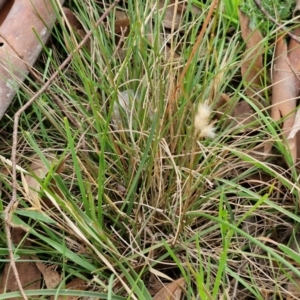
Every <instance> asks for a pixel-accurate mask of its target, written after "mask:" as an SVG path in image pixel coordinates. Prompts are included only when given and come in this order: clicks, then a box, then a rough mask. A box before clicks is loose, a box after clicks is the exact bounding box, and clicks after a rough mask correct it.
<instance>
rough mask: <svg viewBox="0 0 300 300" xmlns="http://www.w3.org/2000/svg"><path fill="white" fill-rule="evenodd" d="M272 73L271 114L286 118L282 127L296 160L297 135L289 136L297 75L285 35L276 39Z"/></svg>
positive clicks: (274, 116)
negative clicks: (292, 65)
mask: <svg viewBox="0 0 300 300" xmlns="http://www.w3.org/2000/svg"><path fill="white" fill-rule="evenodd" d="M272 75H273V76H272V84H273V85H272V110H271V116H272V118H273V120H274V121H279V120H280V119H281V118H284V121H283V126H282V129H283V133H284V136H285V138H286V140H287V146H288V147H289V149H290V151H291V154H292V158H293V161H294V162H295V161H296V156H297V145H296V137H294V138H289V139H288V136H289V133H290V131H291V129H292V127H293V124H294V122H295V108H296V97H297V88H296V86H295V85H296V76H295V73H294V72H293V70H292V68H291V63H290V60H289V57H288V49H287V45H286V43H285V41H284V37H283V36H282V37H279V38H278V39H277V41H276V46H275V59H274V62H273V74H272Z"/></svg>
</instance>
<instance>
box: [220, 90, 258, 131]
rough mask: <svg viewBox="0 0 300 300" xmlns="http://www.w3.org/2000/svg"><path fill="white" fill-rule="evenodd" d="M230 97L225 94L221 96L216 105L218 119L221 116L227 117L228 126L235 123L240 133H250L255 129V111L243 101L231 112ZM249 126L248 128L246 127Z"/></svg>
mask: <svg viewBox="0 0 300 300" xmlns="http://www.w3.org/2000/svg"><path fill="white" fill-rule="evenodd" d="M229 102H230V97H229V96H228V95H226V94H224V93H222V94H221V95H220V96H219V99H218V102H217V104H216V107H215V110H216V112H217V117H218V118H220V117H221V115H224V114H225V115H226V116H227V121H226V124H228V126H229V125H230V124H231V123H233V124H234V125H236V126H239V127H240V129H239V132H240V133H243V132H249V131H252V130H253V129H254V126H253V122H254V121H255V117H254V114H255V112H254V110H253V109H252V108H251V106H250V105H249V104H248V102H246V101H245V100H241V101H239V102H238V103H237V105H235V106H234V108H233V109H231V110H230V107H228V106H229ZM245 125H248V126H245Z"/></svg>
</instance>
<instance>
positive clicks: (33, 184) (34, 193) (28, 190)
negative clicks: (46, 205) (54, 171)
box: [21, 158, 48, 211]
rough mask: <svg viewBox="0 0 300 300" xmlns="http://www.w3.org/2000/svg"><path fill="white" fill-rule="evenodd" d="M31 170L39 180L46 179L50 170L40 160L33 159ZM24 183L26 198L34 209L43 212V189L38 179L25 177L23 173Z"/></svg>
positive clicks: (27, 175)
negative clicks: (41, 196)
mask: <svg viewBox="0 0 300 300" xmlns="http://www.w3.org/2000/svg"><path fill="white" fill-rule="evenodd" d="M30 169H31V170H32V173H34V174H35V176H36V177H38V178H39V179H44V178H45V176H46V175H47V173H48V168H47V167H46V166H45V165H44V163H43V162H42V161H41V160H40V159H37V158H36V159H33V160H32V163H31V166H30ZM21 178H22V183H23V187H24V190H25V197H26V199H27V200H28V201H29V202H30V204H31V205H32V207H33V209H36V210H39V211H40V210H41V203H40V197H39V190H40V188H41V186H40V184H39V182H38V181H37V179H36V178H35V177H33V176H31V175H30V174H26V175H25V176H24V175H23V173H21Z"/></svg>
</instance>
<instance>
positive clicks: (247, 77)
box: [239, 10, 264, 97]
mask: <svg viewBox="0 0 300 300" xmlns="http://www.w3.org/2000/svg"><path fill="white" fill-rule="evenodd" d="M239 19H240V24H241V31H242V37H243V40H244V42H245V43H246V51H245V54H244V56H243V59H242V65H241V71H242V76H243V81H244V84H245V88H246V93H247V95H248V96H249V97H254V96H255V95H256V94H257V93H258V92H259V91H260V90H261V76H262V71H263V69H264V67H263V60H262V54H263V52H264V47H263V44H262V40H263V37H262V35H261V33H260V31H259V30H258V29H257V28H255V29H254V30H252V29H251V28H250V19H249V18H248V16H247V15H245V14H244V13H243V12H241V11H240V10H239Z"/></svg>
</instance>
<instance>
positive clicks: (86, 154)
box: [0, 0, 300, 300]
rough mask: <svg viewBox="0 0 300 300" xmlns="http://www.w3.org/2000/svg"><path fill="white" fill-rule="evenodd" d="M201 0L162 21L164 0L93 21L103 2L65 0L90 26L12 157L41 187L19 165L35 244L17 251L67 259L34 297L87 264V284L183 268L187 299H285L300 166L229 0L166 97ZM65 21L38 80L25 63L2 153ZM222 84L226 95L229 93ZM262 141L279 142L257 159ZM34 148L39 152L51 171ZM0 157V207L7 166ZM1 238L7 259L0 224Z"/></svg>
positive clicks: (30, 117) (64, 41)
mask: <svg viewBox="0 0 300 300" xmlns="http://www.w3.org/2000/svg"><path fill="white" fill-rule="evenodd" d="M189 2H191V1H189ZM195 2H197V1H195ZM206 2H207V3H206V4H201V7H200V10H198V13H193V12H192V11H191V10H192V7H191V5H188V7H187V10H186V11H185V12H183V15H182V23H181V25H180V27H179V28H178V29H176V30H168V31H167V30H166V28H165V27H164V25H163V12H164V9H166V7H164V8H163V9H162V10H161V11H160V12H159V13H158V12H157V9H156V8H155V3H156V1H149V0H148V1H126V2H125V1H124V2H123V3H121V5H120V6H119V9H120V10H122V11H123V12H124V13H125V14H126V15H127V17H128V18H129V20H130V31H129V32H128V33H127V34H128V35H122V34H120V35H117V34H116V33H115V14H116V12H115V11H114V12H113V13H112V14H110V16H109V17H108V19H107V20H106V21H107V22H105V25H104V24H102V25H101V26H99V27H98V28H93V24H94V23H95V22H96V21H97V20H98V19H99V18H100V16H101V14H102V12H103V11H104V6H105V7H107V6H108V3H105V1H103V3H102V2H101V1H93V0H86V1H77V0H73V1H68V3H66V4H67V5H68V6H69V7H70V9H72V10H73V11H74V12H75V14H76V16H77V17H78V19H79V20H80V22H81V24H82V26H83V28H84V29H85V30H86V31H88V30H90V29H93V35H92V37H91V39H90V40H89V43H88V45H86V46H85V47H84V48H82V49H81V50H79V51H78V52H77V53H75V54H74V57H73V59H72V61H71V62H70V64H69V65H68V66H67V67H66V68H65V70H63V71H62V72H61V74H60V75H59V77H58V78H57V79H56V80H55V82H54V83H53V84H52V85H51V87H50V88H49V89H48V91H47V92H45V93H44V94H43V95H42V96H41V97H40V98H39V99H38V100H37V101H35V103H34V104H33V105H32V106H31V107H30V108H29V109H28V110H26V112H25V113H24V114H22V116H21V120H20V126H19V137H18V147H17V164H18V166H20V167H22V168H23V169H25V170H26V171H28V172H30V173H31V174H32V177H33V178H35V180H36V182H38V185H37V186H38V187H39V192H38V194H37V195H36V196H37V197H36V199H35V201H33V198H32V197H30V196H28V195H29V194H28V182H27V184H26V180H25V181H24V176H23V175H24V174H23V175H22V176H21V173H22V172H18V201H19V202H18V207H17V208H16V209H15V211H14V213H13V222H14V223H16V224H18V225H22V227H23V228H26V230H27V232H26V234H25V237H24V239H28V240H29V241H30V246H22V245H21V243H20V246H19V247H18V246H17V245H15V255H21V254H22V255H33V254H34V255H35V256H36V257H38V259H39V260H41V261H42V262H44V263H51V264H54V265H55V266H56V268H57V270H59V272H60V273H61V274H63V276H62V281H61V283H60V285H59V286H58V289H59V290H61V292H59V291H57V290H56V291H55V290H46V289H45V288H41V290H39V291H37V292H36V294H34V293H33V294H32V297H33V296H43V295H44V296H45V297H46V296H47V295H55V293H61V295H64V293H66V290H65V288H66V285H67V284H68V282H70V281H71V280H73V279H74V278H76V277H79V278H81V279H82V280H83V281H84V282H85V283H86V291H85V292H84V294H80V292H74V294H76V293H77V294H76V295H78V296H80V295H81V296H82V295H84V296H86V297H87V296H90V297H98V298H99V299H139V300H141V299H152V296H153V295H154V294H155V293H157V292H158V289H159V288H157V286H158V287H162V284H165V283H167V282H170V281H171V280H176V279H178V278H181V277H183V278H184V280H185V282H186V286H185V289H184V291H183V296H182V297H183V299H201V300H204V299H239V300H241V299H261V300H262V299H275V297H278V298H277V299H288V298H286V297H287V295H288V294H289V293H291V291H292V289H291V287H292V286H293V283H295V281H296V280H298V279H297V278H298V276H299V275H300V271H299V268H298V267H299V266H298V262H299V254H298V247H297V245H298V241H299V238H298V234H297V232H298V223H299V220H300V218H299V216H298V201H299V187H298V178H297V172H296V169H295V167H294V166H292V165H291V164H289V162H290V161H291V160H290V159H289V157H290V154H289V153H288V151H287V150H286V148H285V146H284V144H283V143H282V142H281V139H280V137H281V136H280V131H279V130H278V128H279V127H278V124H274V123H273V122H272V121H271V119H270V117H269V115H268V112H267V109H261V108H260V107H258V106H256V104H255V102H252V100H251V99H249V98H247V96H246V95H245V87H244V86H243V82H242V79H241V73H240V66H241V58H242V54H243V51H244V44H243V42H242V39H241V36H240V34H239V31H238V29H237V30H235V31H234V32H233V31H232V28H231V27H230V26H231V25H230V23H229V22H228V19H227V18H226V16H223V14H222V7H221V5H220V7H218V8H217V9H216V11H215V12H214V14H213V17H212V18H211V20H210V22H209V24H208V27H207V30H205V33H204V35H203V38H202V41H201V43H200V46H199V49H198V50H197V52H196V55H195V56H194V58H193V60H192V62H191V64H190V66H189V68H188V70H187V72H186V75H185V77H184V80H183V82H182V86H181V90H180V91H179V93H177V96H176V97H175V98H174V97H173V96H174V91H175V88H176V85H177V80H178V78H179V77H180V74H181V72H182V70H183V68H184V67H185V64H186V62H187V60H188V58H189V56H190V54H191V51H192V48H193V45H194V44H195V42H196V39H197V37H198V34H199V32H200V30H201V26H202V24H203V22H204V20H205V18H206V15H207V12H208V9H209V4H210V1H206ZM58 11H59V8H58ZM66 24H67V23H66V22H65V20H64V16H61V17H60V18H59V22H58V24H57V25H56V27H55V28H54V31H53V35H52V37H51V39H50V40H49V41H48V43H47V45H45V51H44V53H43V54H42V55H41V57H40V59H39V61H38V63H37V65H36V66H35V74H36V76H37V77H38V78H39V80H37V79H36V77H35V76H33V74H31V75H30V76H29V77H28V79H27V81H26V86H25V87H24V88H22V89H21V90H20V91H19V92H18V95H17V97H16V100H15V102H14V105H12V106H11V107H10V109H9V111H8V112H7V116H6V117H5V118H4V119H2V120H1V143H0V154H1V155H2V156H3V157H4V158H10V149H11V141H12V127H13V122H12V119H11V116H13V114H14V112H15V111H16V110H17V109H18V108H19V107H20V106H21V105H23V104H24V103H26V101H27V100H28V99H29V98H30V97H31V96H32V94H33V93H35V92H36V91H37V90H38V89H39V88H40V86H41V85H42V83H43V82H45V81H46V80H47V78H49V77H50V76H51V75H52V74H53V73H54V72H55V70H56V69H57V68H58V66H59V65H60V63H61V62H62V61H63V60H64V59H65V58H66V56H67V55H68V54H69V53H70V49H74V48H75V47H76V46H77V45H78V43H79V42H80V38H79V37H78V35H77V34H76V32H75V33H74V32H72V31H70V30H69V28H68V26H66ZM270 34H272V33H270ZM165 36H167V37H165ZM166 45H167V46H168V47H169V48H166V47H165V46H166ZM168 49H170V52H167V51H168ZM271 50H272V49H270V51H271ZM175 51H176V52H175ZM174 53H176V55H175V54H174ZM266 59H267V58H266ZM266 68H267V67H266ZM265 88H266V89H267V88H268V83H267V82H266V86H265ZM223 94H226V95H228V96H229V100H228V102H227V103H226V105H225V106H220V99H221V97H222V95H223ZM267 96H268V93H267V92H266V93H265V95H264V97H265V98H264V101H266V102H268V101H269V99H268V98H267ZM240 100H245V101H247V102H248V103H250V105H251V107H252V109H253V113H252V115H251V118H250V117H249V120H250V122H248V123H247V124H244V123H238V122H237V121H236V120H237V118H236V117H235V116H234V114H233V113H232V112H233V111H234V108H235V107H236V106H237V105H238V102H239V101H240ZM171 101H173V104H172V105H170V103H171ZM170 107H171V109H170ZM203 113H204V115H203ZM199 114H200V115H199ZM201 114H202V115H201ZM268 142H273V143H274V148H275V150H274V154H273V155H270V157H268V158H267V159H266V160H264V159H262V156H263V155H262V152H263V150H262V149H263V147H264V145H266V143H268ZM33 159H37V160H39V161H40V163H41V164H42V165H43V166H44V168H45V167H46V170H47V172H45V174H44V176H43V177H42V178H41V176H39V175H38V174H37V173H36V172H34V171H33V170H31V169H32V161H33ZM286 162H287V163H286ZM0 164H1V170H2V172H1V174H0V176H1V177H0V178H1V181H2V188H1V202H0V208H1V210H2V211H3V209H4V208H5V206H6V205H7V202H8V201H9V199H10V194H11V179H10V167H9V166H8V164H7V163H6V162H5V161H3V162H1V163H0ZM26 185H27V187H26ZM29 189H30V187H29ZM2 232H3V231H2ZM0 243H1V253H2V255H3V259H2V260H1V261H2V266H3V267H4V265H5V262H6V260H5V259H4V257H5V255H7V246H6V241H5V236H4V234H3V233H1V235H0ZM155 287H156V288H155ZM8 292H9V291H7V292H5V293H4V294H3V295H2V296H0V299H6V298H7V297H9V295H10V294H9V293H8ZM293 293H294V295H297V292H293ZM6 295H7V296H6ZM56 295H57V294H56ZM105 297H106V298H105ZM271 297H274V298H271ZM290 299H292V298H290ZM293 299H296V298H293Z"/></svg>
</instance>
